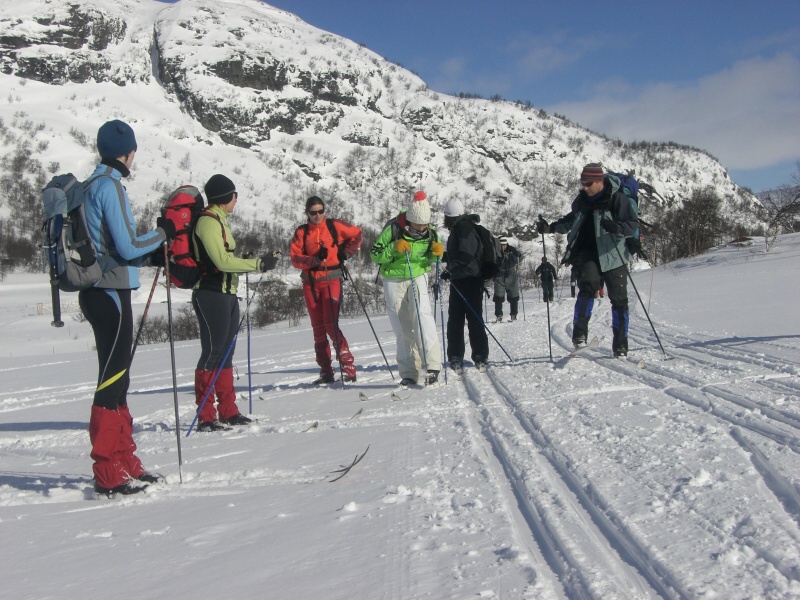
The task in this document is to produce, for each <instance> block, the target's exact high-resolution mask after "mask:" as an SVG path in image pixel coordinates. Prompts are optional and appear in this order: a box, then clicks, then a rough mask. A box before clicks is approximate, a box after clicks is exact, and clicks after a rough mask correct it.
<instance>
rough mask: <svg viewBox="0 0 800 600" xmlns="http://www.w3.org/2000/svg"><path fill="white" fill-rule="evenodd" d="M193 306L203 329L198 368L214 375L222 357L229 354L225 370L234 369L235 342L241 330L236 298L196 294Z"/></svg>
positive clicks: (207, 291) (222, 295) (198, 292)
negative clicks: (237, 331)
mask: <svg viewBox="0 0 800 600" xmlns="http://www.w3.org/2000/svg"><path fill="white" fill-rule="evenodd" d="M192 306H193V307H194V312H195V314H196V315H197V322H198V324H199V325H200V358H199V359H198V361H197V368H198V369H199V370H201V371H215V370H216V369H217V368H220V364H221V362H222V357H223V356H225V353H226V352H228V347H229V346H230V345H231V344H234V347H233V348H231V350H230V352H228V357H227V358H226V359H225V364H222V365H221V368H222V369H230V368H231V367H232V366H233V353H234V351H235V350H236V346H235V342H234V341H233V338H234V336H235V335H236V330H237V329H238V327H239V299H238V298H237V297H236V294H225V293H223V292H214V291H211V290H194V291H193V292H192Z"/></svg>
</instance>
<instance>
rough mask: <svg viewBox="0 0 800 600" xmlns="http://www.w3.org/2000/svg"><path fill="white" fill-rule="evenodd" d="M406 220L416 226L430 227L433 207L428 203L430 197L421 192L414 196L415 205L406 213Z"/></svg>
mask: <svg viewBox="0 0 800 600" xmlns="http://www.w3.org/2000/svg"><path fill="white" fill-rule="evenodd" d="M406 220H407V221H408V222H409V223H414V224H416V225H428V224H430V222H431V205H430V204H429V203H428V195H427V194H426V193H425V192H423V191H421V190H420V191H419V192H417V193H416V194H414V203H413V204H412V205H411V208H409V209H408V211H407V212H406Z"/></svg>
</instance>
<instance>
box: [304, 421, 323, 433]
mask: <svg viewBox="0 0 800 600" xmlns="http://www.w3.org/2000/svg"><path fill="white" fill-rule="evenodd" d="M318 428H319V421H314V422H313V423H312V424H311V425H310V426H309V428H308V429H306V430H305V431H303V433H311V432H312V431H316V430H317V429H318Z"/></svg>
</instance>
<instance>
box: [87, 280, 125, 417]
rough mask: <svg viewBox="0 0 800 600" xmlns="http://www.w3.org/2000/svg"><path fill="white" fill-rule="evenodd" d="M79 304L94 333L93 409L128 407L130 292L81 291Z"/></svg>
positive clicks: (109, 290) (94, 289) (96, 289)
mask: <svg viewBox="0 0 800 600" xmlns="http://www.w3.org/2000/svg"><path fill="white" fill-rule="evenodd" d="M78 304H79V306H80V307H81V311H82V312H83V315H84V316H85V317H86V320H87V321H89V324H90V325H91V326H92V331H93V332H94V344H95V346H96V347H97V362H98V364H99V375H98V377H97V389H96V390H95V392H94V400H93V402H92V404H93V405H94V406H100V407H102V408H107V409H108V410H117V409H119V407H120V406H124V405H126V404H127V398H128V386H129V385H130V366H131V348H132V346H133V312H132V310H131V291H130V290H114V289H102V288H89V289H86V290H81V291H80V293H79V294H78Z"/></svg>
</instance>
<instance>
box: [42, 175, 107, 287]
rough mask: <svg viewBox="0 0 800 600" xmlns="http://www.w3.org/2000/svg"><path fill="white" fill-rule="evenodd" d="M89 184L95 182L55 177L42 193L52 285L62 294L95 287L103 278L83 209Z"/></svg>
mask: <svg viewBox="0 0 800 600" xmlns="http://www.w3.org/2000/svg"><path fill="white" fill-rule="evenodd" d="M89 183H91V180H87V181H85V182H83V183H81V182H80V181H78V180H77V178H76V177H75V176H74V175H73V174H72V173H67V174H66V175H57V176H56V177H53V179H51V180H50V183H48V184H47V185H46V186H45V188H44V190H43V191H42V202H43V203H44V225H43V226H42V232H43V233H44V247H45V249H46V251H47V261H48V263H49V264H50V285H51V286H53V287H54V288H55V287H57V288H58V289H59V290H61V291H62V292H78V291H80V290H83V289H86V288H89V287H92V286H93V285H94V284H95V283H97V282H98V281H100V278H101V277H102V275H103V272H102V270H101V268H100V263H98V262H97V248H95V246H94V243H93V242H92V238H91V237H90V236H89V228H88V227H87V225H86V213H85V212H84V207H83V203H84V201H85V200H86V188H87V187H88V185H89Z"/></svg>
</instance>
